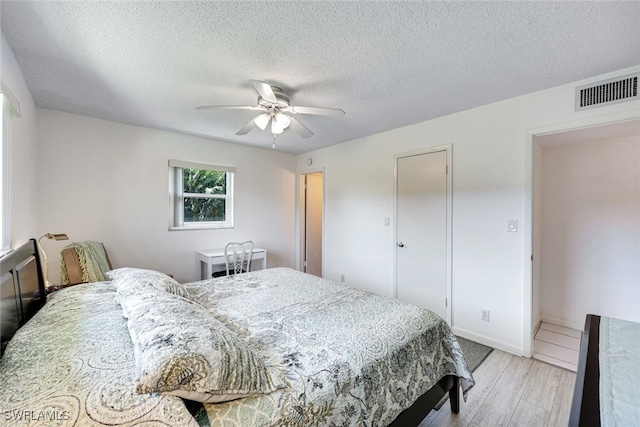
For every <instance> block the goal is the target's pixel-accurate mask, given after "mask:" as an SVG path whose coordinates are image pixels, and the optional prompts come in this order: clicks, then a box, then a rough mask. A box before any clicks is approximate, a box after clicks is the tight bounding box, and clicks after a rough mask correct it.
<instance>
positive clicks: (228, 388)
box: [120, 288, 285, 403]
mask: <svg viewBox="0 0 640 427" xmlns="http://www.w3.org/2000/svg"><path fill="white" fill-rule="evenodd" d="M138 289H140V290H141V288H138ZM120 304H121V305H122V308H123V310H125V312H128V313H129V319H128V322H127V326H128V327H129V332H130V335H131V339H132V341H133V344H134V354H135V359H136V366H137V384H136V393H139V394H144V393H154V392H158V393H164V394H172V395H176V396H180V397H182V398H185V399H189V400H195V401H199V402H206V403H217V402H225V401H228V400H233V399H238V398H241V397H247V396H252V395H256V394H264V393H270V392H272V391H275V390H277V389H279V388H282V387H284V386H285V384H284V383H283V382H282V380H281V379H280V375H279V371H278V370H277V369H276V368H273V367H267V366H265V364H264V362H263V360H262V359H261V358H260V357H259V356H258V355H256V354H255V353H254V351H253V350H252V349H251V348H250V347H249V346H247V345H246V344H245V343H244V342H243V341H242V340H241V339H240V338H239V337H238V336H237V335H235V334H234V333H233V332H231V331H230V330H229V329H227V328H226V327H225V326H224V325H223V324H222V323H220V322H219V321H218V320H217V319H216V318H215V317H214V316H213V315H212V314H211V313H210V312H208V311H207V310H206V309H205V308H204V307H202V306H201V305H200V304H198V303H195V302H193V301H189V300H187V299H185V298H182V297H179V296H176V295H173V294H170V293H167V292H163V291H160V290H157V289H149V288H147V289H145V290H144V292H131V293H129V294H128V295H126V296H121V298H120Z"/></svg>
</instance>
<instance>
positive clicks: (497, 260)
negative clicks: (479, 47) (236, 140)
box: [298, 68, 640, 353]
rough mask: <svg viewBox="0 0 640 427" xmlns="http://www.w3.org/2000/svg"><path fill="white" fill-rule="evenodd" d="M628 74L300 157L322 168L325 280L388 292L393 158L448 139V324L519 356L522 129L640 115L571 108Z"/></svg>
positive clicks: (524, 253) (526, 250)
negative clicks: (483, 314)
mask: <svg viewBox="0 0 640 427" xmlns="http://www.w3.org/2000/svg"><path fill="white" fill-rule="evenodd" d="M636 70H637V68H635V69H628V70H622V71H620V72H618V73H612V74H609V75H605V76H599V77H597V78H594V79H589V80H588V81H583V82H577V83H574V84H569V85H564V86H560V87H557V88H553V89H549V90H545V91H541V92H537V93H532V94H528V95H524V96H521V97H518V98H513V99H509V100H506V101H502V102H498V103H494V104H490V105H486V106H483V107H479V108H475V109H472V110H468V111H463V112H460V113H457V114H452V115H449V116H445V117H441V118H437V119H434V120H429V121H426V122H421V123H417V124H415V125H411V126H407V127H403V128H400V129H395V130H392V131H388V132H384V133H380V134H376V135H372V136H370V137H366V138H361V139H358V140H355V141H350V142H347V143H344V144H339V145H335V146H331V147H328V148H325V149H321V150H316V151H313V152H309V153H305V154H302V155H299V156H298V169H299V170H300V171H303V170H304V169H305V164H306V159H308V158H312V159H313V165H314V166H317V167H323V168H324V171H325V247H324V249H325V252H324V266H325V267H324V273H325V277H327V278H330V279H334V280H339V278H340V275H341V274H345V276H346V281H347V283H348V284H351V285H354V286H357V287H360V288H363V289H367V290H369V291H373V292H377V293H380V294H383V295H392V294H393V283H394V277H393V265H394V247H395V246H394V243H395V242H394V241H393V237H394V233H393V224H392V226H391V227H385V226H384V217H393V216H394V212H393V205H394V200H393V182H394V181H393V156H394V154H397V153H403V152H406V151H411V150H416V149H421V148H427V147H433V146H438V145H443V144H452V146H453V160H452V161H453V168H452V169H453V254H452V260H453V274H452V288H453V293H452V297H453V301H452V303H453V306H452V309H453V314H452V323H453V326H454V330H455V331H456V332H457V333H459V334H461V335H463V336H466V337H468V338H473V339H476V340H478V341H479V342H484V343H486V344H489V345H493V346H495V347H499V348H502V349H505V350H508V351H512V352H515V353H525V351H524V350H523V349H525V348H526V344H524V343H523V340H524V339H525V334H524V333H523V330H524V329H525V326H526V323H527V322H529V323H530V320H529V321H526V318H527V317H528V316H530V312H531V295H530V292H531V274H530V270H529V271H527V267H526V264H525V263H528V262H529V261H528V260H529V257H530V254H531V247H530V245H531V237H530V233H531V224H530V223H529V224H527V223H526V222H525V221H524V220H525V219H526V218H530V217H531V213H530V212H529V213H528V214H527V213H526V212H525V206H526V204H527V203H528V202H527V198H528V197H530V195H529V194H530V192H531V188H530V187H531V180H530V177H527V176H526V174H531V168H530V166H527V164H528V163H529V164H530V163H531V159H532V154H531V153H530V152H528V151H530V147H529V149H528V151H527V149H526V146H527V138H530V135H528V134H529V133H530V132H532V130H535V129H539V128H543V127H545V126H551V125H557V124H558V123H565V122H566V123H570V122H572V121H583V122H584V121H587V122H589V121H590V120H597V117H599V116H602V115H604V114H616V113H621V112H628V111H631V113H628V114H631V115H638V116H640V103H639V102H637V101H635V102H632V103H625V104H618V105H613V106H608V107H604V108H600V109H592V110H587V111H583V112H579V113H576V112H574V88H575V86H576V85H577V84H584V83H587V82H590V81H596V80H600V79H604V78H610V77H614V76H616V75H622V74H625V73H630V72H633V71H636ZM433 102H437V100H433ZM625 114H626V113H625ZM567 126H570V124H568V125H567ZM527 162H528V163H527ZM529 204H530V203H529ZM509 219H516V220H518V222H519V224H520V229H519V232H518V233H508V232H507V223H508V220H509ZM529 222H530V221H529ZM525 233H527V234H529V235H528V236H527V235H526V234H525ZM525 292H527V293H529V295H525ZM525 300H528V302H527V304H528V306H529V308H528V309H527V310H525V309H524V306H525V303H524V301H525ZM481 309H488V310H490V311H491V322H483V321H481V320H480V310H481Z"/></svg>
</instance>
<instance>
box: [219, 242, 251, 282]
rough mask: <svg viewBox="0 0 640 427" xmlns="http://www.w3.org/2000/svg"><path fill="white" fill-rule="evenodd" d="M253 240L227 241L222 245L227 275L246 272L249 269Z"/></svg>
mask: <svg viewBox="0 0 640 427" xmlns="http://www.w3.org/2000/svg"><path fill="white" fill-rule="evenodd" d="M252 255H253V242H252V241H251V240H247V241H246V242H242V243H237V242H229V243H227V245H226V246H225V247H224V260H225V264H226V266H227V276H229V275H231V274H240V273H247V272H249V270H250V269H251V256H252Z"/></svg>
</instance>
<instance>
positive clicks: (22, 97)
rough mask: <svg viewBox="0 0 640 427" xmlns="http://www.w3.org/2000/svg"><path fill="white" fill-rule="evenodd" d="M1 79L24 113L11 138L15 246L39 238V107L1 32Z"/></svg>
mask: <svg viewBox="0 0 640 427" xmlns="http://www.w3.org/2000/svg"><path fill="white" fill-rule="evenodd" d="M0 49H1V51H2V63H1V66H2V81H3V82H4V84H5V85H6V86H7V87H8V88H9V89H10V90H11V92H12V93H13V95H14V96H15V97H16V99H17V100H18V102H19V103H20V110H21V117H19V118H17V117H14V118H13V120H12V123H11V124H10V128H11V133H12V135H11V137H10V138H9V141H10V145H9V182H10V183H9V185H10V190H9V193H10V194H9V197H10V206H11V207H10V212H9V216H10V221H11V222H10V226H9V228H10V243H11V247H12V248H16V247H18V246H20V245H21V244H23V243H25V242H26V241H27V240H29V239H30V238H34V237H35V238H37V237H38V236H37V235H36V234H37V232H38V229H37V214H38V213H37V207H38V191H37V174H38V164H37V163H36V152H37V147H36V117H37V109H36V106H35V103H34V101H33V98H32V97H31V93H30V92H29V89H27V85H26V83H25V81H24V78H23V77H22V71H21V70H20V67H19V66H18V63H17V62H16V59H15V57H14V55H13V51H12V50H11V47H10V46H9V44H8V43H7V41H6V40H5V38H4V34H2V41H1V45H0Z"/></svg>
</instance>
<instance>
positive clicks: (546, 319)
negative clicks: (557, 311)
mask: <svg viewBox="0 0 640 427" xmlns="http://www.w3.org/2000/svg"><path fill="white" fill-rule="evenodd" d="M540 320H541V321H543V322H546V323H553V324H554V325H558V326H564V327H565V328H571V329H576V330H578V331H582V330H583V329H584V325H581V324H579V323H573V322H569V321H568V320H563V319H557V318H555V317H549V316H540Z"/></svg>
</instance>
